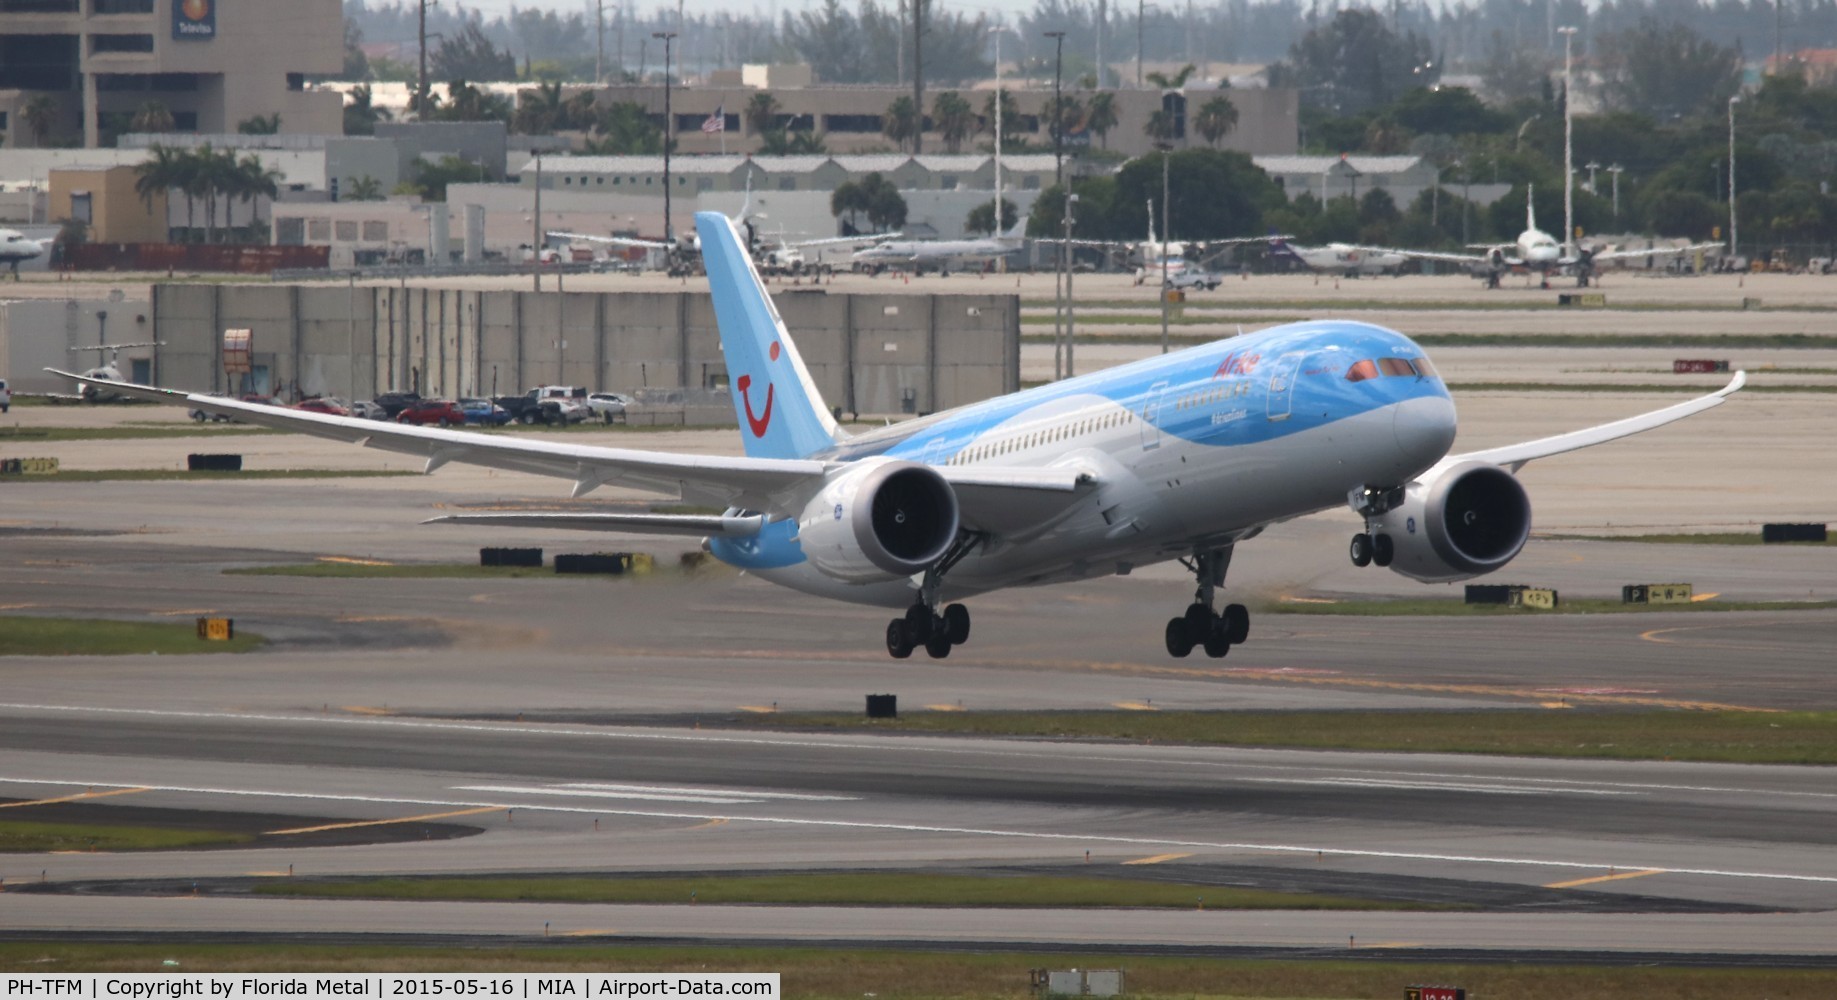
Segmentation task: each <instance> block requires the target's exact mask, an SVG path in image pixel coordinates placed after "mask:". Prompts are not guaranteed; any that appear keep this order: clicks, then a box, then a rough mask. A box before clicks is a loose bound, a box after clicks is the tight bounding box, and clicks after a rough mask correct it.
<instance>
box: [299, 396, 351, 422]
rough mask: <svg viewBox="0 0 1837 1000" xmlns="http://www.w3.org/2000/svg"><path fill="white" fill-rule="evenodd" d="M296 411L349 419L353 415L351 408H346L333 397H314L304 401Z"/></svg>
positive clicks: (301, 401)
mask: <svg viewBox="0 0 1837 1000" xmlns="http://www.w3.org/2000/svg"><path fill="white" fill-rule="evenodd" d="M294 409H296V410H305V411H306V412H307V413H325V414H329V415H331V416H334V417H348V416H350V415H351V410H350V408H349V407H347V406H345V405H344V403H343V402H342V401H341V400H339V399H337V398H335V397H332V396H314V397H313V398H311V399H302V400H300V402H299V404H298V405H296V406H295V407H294Z"/></svg>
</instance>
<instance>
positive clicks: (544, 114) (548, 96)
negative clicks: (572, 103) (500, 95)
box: [511, 80, 567, 135]
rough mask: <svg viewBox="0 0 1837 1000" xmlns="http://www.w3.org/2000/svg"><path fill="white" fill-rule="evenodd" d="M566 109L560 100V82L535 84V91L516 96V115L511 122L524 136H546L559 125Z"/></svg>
mask: <svg viewBox="0 0 1837 1000" xmlns="http://www.w3.org/2000/svg"><path fill="white" fill-rule="evenodd" d="M566 113H567V109H566V107H565V106H564V105H563V102H562V100H561V81H560V80H556V81H554V82H542V83H537V84H536V89H535V90H525V91H523V92H521V93H519V94H518V95H517V113H516V116H515V117H514V118H512V120H511V124H512V125H514V126H516V130H517V131H518V132H521V133H523V134H524V135H548V134H550V133H552V132H554V131H555V129H556V128H558V127H559V126H560V125H561V121H562V118H563V117H564V116H565V115H566Z"/></svg>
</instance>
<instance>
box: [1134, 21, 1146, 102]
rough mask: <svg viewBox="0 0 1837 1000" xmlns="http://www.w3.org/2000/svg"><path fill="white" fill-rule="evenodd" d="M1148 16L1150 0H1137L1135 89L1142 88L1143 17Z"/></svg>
mask: <svg viewBox="0 0 1837 1000" xmlns="http://www.w3.org/2000/svg"><path fill="white" fill-rule="evenodd" d="M1147 16H1148V0H1135V89H1137V90H1141V89H1142V19H1143V18H1145V17H1147Z"/></svg>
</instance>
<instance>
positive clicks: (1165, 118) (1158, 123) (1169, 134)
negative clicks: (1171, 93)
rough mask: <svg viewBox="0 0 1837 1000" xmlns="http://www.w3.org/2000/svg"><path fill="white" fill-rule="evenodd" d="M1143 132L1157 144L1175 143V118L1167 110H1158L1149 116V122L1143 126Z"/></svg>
mask: <svg viewBox="0 0 1837 1000" xmlns="http://www.w3.org/2000/svg"><path fill="white" fill-rule="evenodd" d="M1142 131H1143V132H1144V133H1145V134H1146V135H1147V136H1148V138H1150V139H1153V140H1154V141H1155V142H1157V143H1169V142H1173V141H1174V116H1173V115H1171V114H1168V113H1167V109H1166V108H1156V109H1155V110H1154V113H1152V114H1150V115H1149V116H1148V121H1147V122H1146V123H1145V124H1143V125H1142Z"/></svg>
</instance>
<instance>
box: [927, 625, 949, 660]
mask: <svg viewBox="0 0 1837 1000" xmlns="http://www.w3.org/2000/svg"><path fill="white" fill-rule="evenodd" d="M925 652H926V653H927V654H929V655H930V656H931V658H932V659H934V660H942V659H943V658H945V657H946V656H949V655H950V636H948V635H945V634H944V630H943V629H941V628H940V629H937V630H936V631H934V632H932V633H931V638H929V639H926V640H925Z"/></svg>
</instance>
